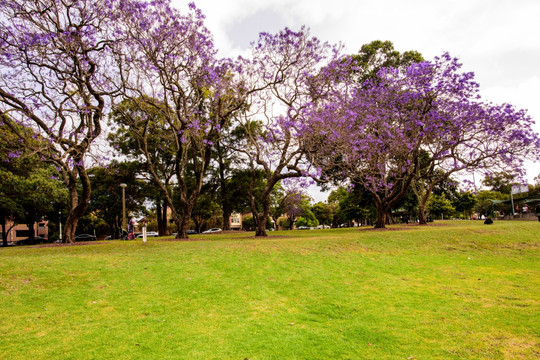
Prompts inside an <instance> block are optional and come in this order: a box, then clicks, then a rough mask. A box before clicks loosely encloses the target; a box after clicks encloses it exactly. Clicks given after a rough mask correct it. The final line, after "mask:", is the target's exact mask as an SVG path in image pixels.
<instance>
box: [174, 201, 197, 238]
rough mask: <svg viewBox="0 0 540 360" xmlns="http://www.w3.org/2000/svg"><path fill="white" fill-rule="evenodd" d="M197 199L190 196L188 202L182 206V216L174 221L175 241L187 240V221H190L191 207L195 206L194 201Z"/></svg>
mask: <svg viewBox="0 0 540 360" xmlns="http://www.w3.org/2000/svg"><path fill="white" fill-rule="evenodd" d="M196 200H197V197H196V196H195V197H194V196H192V197H191V198H190V200H189V201H188V202H187V203H185V204H183V206H182V216H180V217H178V218H177V219H176V220H175V223H176V228H177V232H176V239H187V238H188V236H187V230H188V227H189V220H190V219H191V212H192V211H193V206H195V201H196Z"/></svg>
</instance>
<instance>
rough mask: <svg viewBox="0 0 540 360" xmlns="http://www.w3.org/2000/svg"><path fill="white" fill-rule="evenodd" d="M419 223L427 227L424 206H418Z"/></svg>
mask: <svg viewBox="0 0 540 360" xmlns="http://www.w3.org/2000/svg"><path fill="white" fill-rule="evenodd" d="M418 223H419V224H420V225H427V218H426V207H425V205H424V204H422V203H420V204H418Z"/></svg>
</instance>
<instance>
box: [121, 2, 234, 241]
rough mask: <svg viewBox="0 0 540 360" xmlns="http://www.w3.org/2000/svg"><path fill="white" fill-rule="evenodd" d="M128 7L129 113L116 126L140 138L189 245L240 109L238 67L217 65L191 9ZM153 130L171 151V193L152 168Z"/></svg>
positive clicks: (125, 91) (124, 62)
mask: <svg viewBox="0 0 540 360" xmlns="http://www.w3.org/2000/svg"><path fill="white" fill-rule="evenodd" d="M126 6H127V5H126ZM129 6H130V7H131V9H132V11H131V12H124V13H125V14H127V16H126V17H124V18H122V24H123V28H124V29H125V31H126V33H127V36H128V38H129V41H128V42H126V43H125V47H124V50H123V51H122V54H123V56H122V58H121V61H119V64H120V70H121V73H122V83H121V85H122V87H123V88H122V95H123V97H124V99H125V100H126V101H127V102H129V106H128V107H126V108H127V109H129V111H130V112H129V113H126V114H125V115H126V116H121V114H120V113H119V112H120V111H121V110H122V109H121V108H116V111H117V114H116V115H117V116H116V118H117V119H121V120H122V122H121V125H122V126H125V127H127V128H128V129H129V130H130V131H131V132H132V133H133V134H134V136H135V137H136V138H137V142H138V146H139V151H140V153H141V154H142V156H143V157H144V158H145V159H146V163H147V169H148V172H149V173H150V174H151V176H152V178H153V180H154V183H155V184H156V185H157V187H158V188H159V190H160V191H161V193H162V194H163V197H164V198H165V200H166V202H167V205H168V206H169V207H170V209H171V218H172V219H173V220H174V221H175V223H176V225H177V229H178V232H177V238H186V237H187V234H186V230H187V228H188V224H189V220H190V216H191V212H192V210H193V206H194V205H195V202H196V200H197V197H198V196H199V194H200V191H201V188H202V186H203V184H204V181H205V177H206V174H207V170H208V167H209V164H210V161H211V159H212V148H213V147H214V144H215V143H216V141H218V139H219V138H220V136H221V134H222V129H223V128H225V125H226V123H227V122H228V121H229V120H230V118H231V116H232V115H233V114H234V113H235V112H236V111H237V110H238V109H240V108H242V106H243V101H242V96H241V95H239V94H241V93H242V91H243V87H242V85H241V84H240V83H238V82H237V79H238V77H237V76H235V64H234V63H233V62H231V61H228V60H223V61H218V60H216V56H215V55H216V50H215V49H214V46H213V42H212V38H211V36H210V33H209V32H208V30H207V29H206V28H205V27H204V24H203V19H204V15H203V14H202V13H201V11H200V10H199V9H197V8H196V7H195V5H194V4H190V11H189V12H188V13H186V14H181V13H180V12H179V11H177V10H176V9H174V8H172V7H171V6H170V4H169V1H165V0H163V1H152V2H151V3H149V4H142V3H139V2H131V3H130V5H129ZM148 111H151V112H152V116H149V114H148ZM154 115H155V116H154ZM156 117H157V118H159V119H160V121H159V123H157V122H156V121H154V120H155V119H156ZM155 126H159V127H160V128H159V134H161V135H162V136H164V137H165V138H164V142H166V143H167V144H170V146H171V147H170V148H168V149H167V150H166V151H167V156H168V157H171V158H172V160H173V162H174V169H173V171H174V174H175V176H174V178H173V179H172V180H171V182H174V184H175V186H167V185H168V184H166V183H165V182H164V179H163V177H161V176H160V174H159V172H158V171H157V167H158V166H157V164H155V163H154V161H155V158H154V157H153V156H152V153H151V151H150V150H151V149H152V148H154V146H153V145H152V144H150V143H149V141H155V140H156V139H155V137H153V136H150V134H152V132H153V130H154V129H155ZM173 190H174V191H175V198H177V199H178V205H176V204H175V203H174V201H173V196H172V191H173Z"/></svg>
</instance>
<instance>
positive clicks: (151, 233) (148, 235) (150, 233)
mask: <svg viewBox="0 0 540 360" xmlns="http://www.w3.org/2000/svg"><path fill="white" fill-rule="evenodd" d="M158 236H159V233H158V232H157V231H147V232H146V237H158ZM142 237H143V234H138V235H137V238H138V239H142Z"/></svg>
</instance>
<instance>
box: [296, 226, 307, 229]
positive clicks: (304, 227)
mask: <svg viewBox="0 0 540 360" xmlns="http://www.w3.org/2000/svg"><path fill="white" fill-rule="evenodd" d="M296 229H297V230H309V226H299V227H297V228H296Z"/></svg>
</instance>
